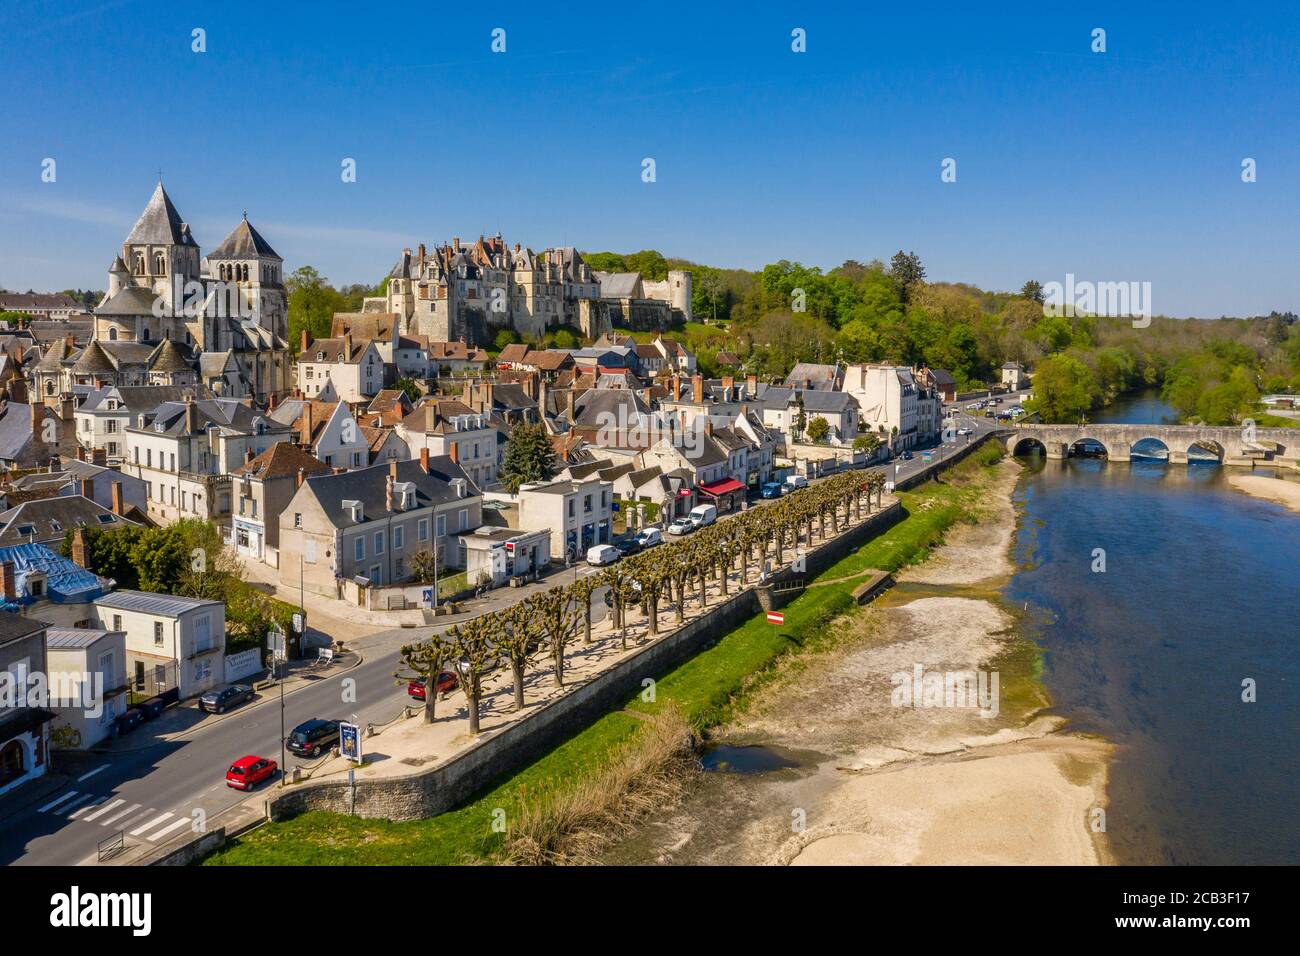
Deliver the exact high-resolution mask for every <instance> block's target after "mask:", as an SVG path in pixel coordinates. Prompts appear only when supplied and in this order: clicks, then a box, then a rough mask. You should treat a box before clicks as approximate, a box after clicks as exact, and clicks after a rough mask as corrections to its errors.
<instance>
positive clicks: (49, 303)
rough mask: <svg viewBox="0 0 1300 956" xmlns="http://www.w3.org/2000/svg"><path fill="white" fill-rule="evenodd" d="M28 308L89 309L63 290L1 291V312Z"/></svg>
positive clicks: (19, 310) (21, 310)
mask: <svg viewBox="0 0 1300 956" xmlns="http://www.w3.org/2000/svg"><path fill="white" fill-rule="evenodd" d="M27 309H34V310H41V311H48V310H49V309H76V310H79V311H82V312H86V311H88V310H87V309H86V307H85V306H84V305H83V304H82V303H80V302H78V301H77V300H76V299H74V298H73V297H72V296H70V295H66V294H64V293H62V292H55V293H52V294H48V295H47V294H43V293H40V292H4V293H0V312H11V311H12V312H23V311H26V310H27Z"/></svg>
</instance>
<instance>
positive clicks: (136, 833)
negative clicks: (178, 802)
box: [131, 810, 176, 836]
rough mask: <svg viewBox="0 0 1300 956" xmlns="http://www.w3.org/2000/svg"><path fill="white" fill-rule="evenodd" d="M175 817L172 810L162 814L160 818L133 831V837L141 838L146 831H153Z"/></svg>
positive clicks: (157, 817)
mask: <svg viewBox="0 0 1300 956" xmlns="http://www.w3.org/2000/svg"><path fill="white" fill-rule="evenodd" d="M175 815H176V814H174V813H172V812H171V811H170V810H169V811H167V812H166V813H163V814H160V815H159V816H156V817H154V818H153V819H152V820H150V821H149V822H148V823H146V824H144V825H142V826H138V827H136V828H135V829H134V830H132V831H131V836H139V835H140V834H141V833H144V831H145V830H152V829H153V828H154V827H156V826H157V825H158V824H160V823H162V822H163V821H165V820H170V819H171V818H172V817H174V816H175Z"/></svg>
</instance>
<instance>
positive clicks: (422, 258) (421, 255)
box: [418, 243, 424, 262]
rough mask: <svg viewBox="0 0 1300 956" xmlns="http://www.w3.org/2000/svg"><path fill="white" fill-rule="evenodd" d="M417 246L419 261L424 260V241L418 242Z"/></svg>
mask: <svg viewBox="0 0 1300 956" xmlns="http://www.w3.org/2000/svg"><path fill="white" fill-rule="evenodd" d="M418 248H419V253H420V261H421V262H423V261H424V243H420V245H419V247H418Z"/></svg>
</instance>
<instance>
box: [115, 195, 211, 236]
mask: <svg viewBox="0 0 1300 956" xmlns="http://www.w3.org/2000/svg"><path fill="white" fill-rule="evenodd" d="M126 245H128V246H134V245H164V246H165V245H177V246H181V245H189V246H193V245H197V243H195V241H194V237H193V236H191V235H190V231H189V227H188V226H186V225H185V223H184V222H182V221H181V214H180V213H178V212H177V211H176V207H175V206H173V205H172V200H171V197H170V196H168V195H167V190H165V189H163V184H162V183H161V182H159V183H158V185H157V186H155V187H154V191H153V195H152V196H150V197H149V203H148V205H146V206H145V207H144V212H142V213H141V214H140V218H139V219H138V220H136V223H135V225H134V226H133V227H132V228H131V233H130V235H128V236H127V237H126Z"/></svg>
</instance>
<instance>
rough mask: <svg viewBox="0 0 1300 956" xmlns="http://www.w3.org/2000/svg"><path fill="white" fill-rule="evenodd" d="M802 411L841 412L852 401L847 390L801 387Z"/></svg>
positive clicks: (810, 412)
mask: <svg viewBox="0 0 1300 956" xmlns="http://www.w3.org/2000/svg"><path fill="white" fill-rule="evenodd" d="M800 395H801V397H802V398H803V408H804V411H805V412H807V413H809V414H812V413H814V412H833V413H842V412H844V411H845V410H846V409H847V408H848V407H849V405H850V404H852V403H853V396H852V395H850V394H849V393H848V392H828V391H825V390H823V389H806V388H805V389H801V390H800Z"/></svg>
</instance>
